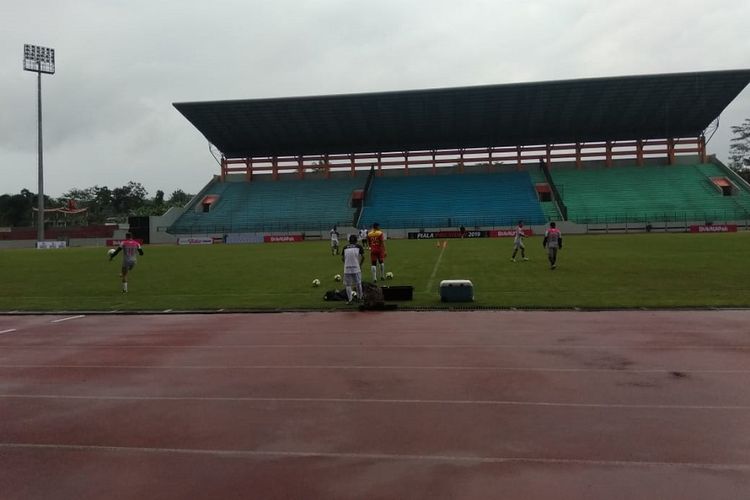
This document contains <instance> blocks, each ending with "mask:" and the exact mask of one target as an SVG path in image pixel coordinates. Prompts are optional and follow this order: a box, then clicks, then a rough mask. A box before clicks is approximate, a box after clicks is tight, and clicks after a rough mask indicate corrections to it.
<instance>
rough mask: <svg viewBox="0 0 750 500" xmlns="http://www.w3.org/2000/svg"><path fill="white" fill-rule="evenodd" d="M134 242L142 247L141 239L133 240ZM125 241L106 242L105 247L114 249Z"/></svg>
mask: <svg viewBox="0 0 750 500" xmlns="http://www.w3.org/2000/svg"><path fill="white" fill-rule="evenodd" d="M133 240H134V241H137V242H138V244H139V245H143V240H142V239H141V238H133ZM123 241H125V240H107V241H106V243H107V246H108V247H116V246H119V245H120V243H122V242H123Z"/></svg>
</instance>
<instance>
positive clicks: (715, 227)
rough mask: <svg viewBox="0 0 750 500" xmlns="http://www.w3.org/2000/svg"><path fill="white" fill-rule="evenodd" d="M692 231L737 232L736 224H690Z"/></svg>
mask: <svg viewBox="0 0 750 500" xmlns="http://www.w3.org/2000/svg"><path fill="white" fill-rule="evenodd" d="M690 232H691V233H736V232H737V226H736V225H735V224H705V225H702V226H699V225H694V226H690Z"/></svg>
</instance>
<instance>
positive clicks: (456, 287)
mask: <svg viewBox="0 0 750 500" xmlns="http://www.w3.org/2000/svg"><path fill="white" fill-rule="evenodd" d="M440 300H441V301H443V302H471V301H473V300H474V284H473V283H472V282H471V281H470V280H443V281H441V282H440Z"/></svg>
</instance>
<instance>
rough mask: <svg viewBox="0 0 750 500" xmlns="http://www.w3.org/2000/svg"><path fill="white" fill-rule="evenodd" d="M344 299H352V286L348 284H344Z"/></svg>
mask: <svg viewBox="0 0 750 500" xmlns="http://www.w3.org/2000/svg"><path fill="white" fill-rule="evenodd" d="M346 300H348V301H349V302H351V301H352V287H350V286H349V285H346Z"/></svg>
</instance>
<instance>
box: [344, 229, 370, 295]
mask: <svg viewBox="0 0 750 500" xmlns="http://www.w3.org/2000/svg"><path fill="white" fill-rule="evenodd" d="M341 260H343V261H344V286H346V298H347V300H348V303H349V304H351V302H352V291H353V290H352V288H353V287H355V286H356V287H357V298H358V299H359V300H362V299H364V295H363V294H362V267H361V266H362V263H363V262H364V261H365V250H364V248H362V246H361V245H358V244H357V235H356V234H352V235H351V236H349V244H348V245H346V246H345V247H344V250H343V251H342V252H341Z"/></svg>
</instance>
